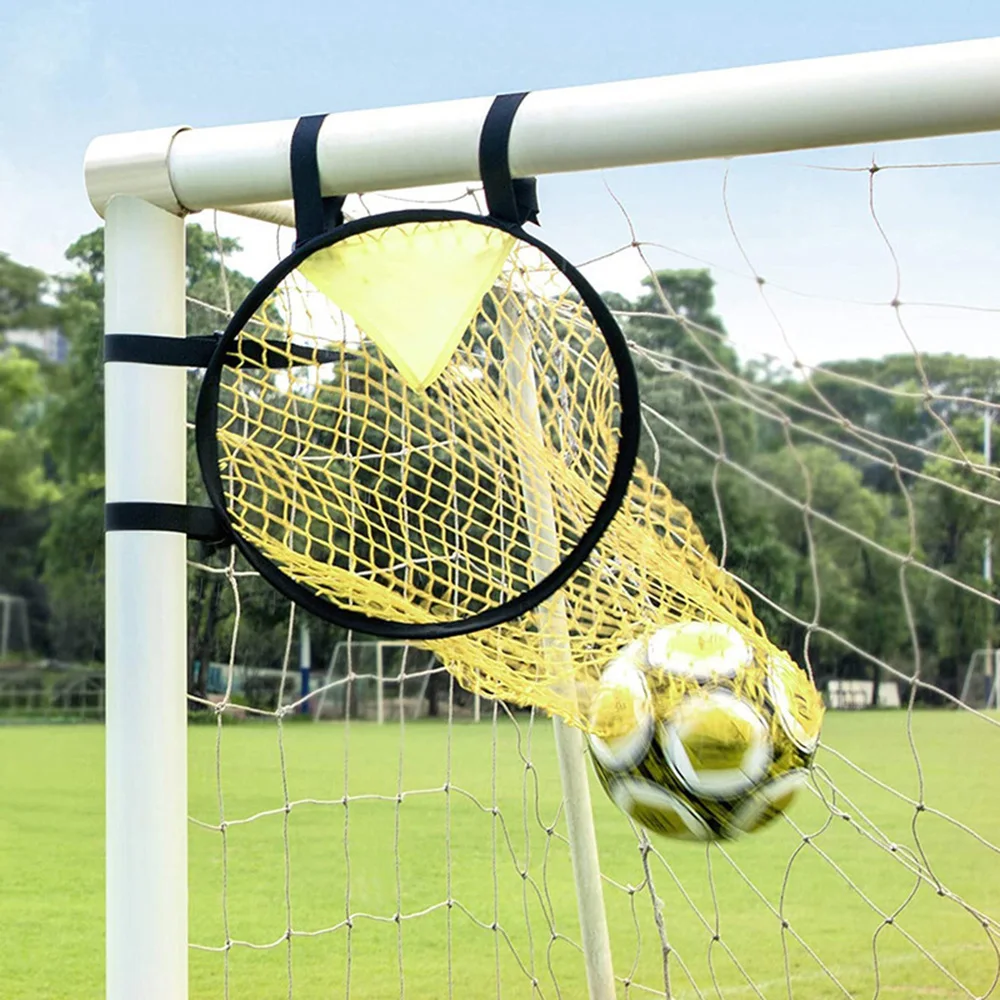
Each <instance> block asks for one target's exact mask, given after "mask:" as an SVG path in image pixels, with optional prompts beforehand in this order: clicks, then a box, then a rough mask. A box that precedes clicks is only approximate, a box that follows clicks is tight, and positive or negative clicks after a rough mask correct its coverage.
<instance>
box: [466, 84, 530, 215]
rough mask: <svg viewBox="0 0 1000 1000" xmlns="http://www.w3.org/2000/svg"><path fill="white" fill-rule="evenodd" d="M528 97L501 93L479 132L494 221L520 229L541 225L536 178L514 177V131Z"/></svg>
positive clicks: (483, 175)
mask: <svg viewBox="0 0 1000 1000" xmlns="http://www.w3.org/2000/svg"><path fill="white" fill-rule="evenodd" d="M527 96H528V91H524V92H522V93H520V94H500V95H499V96H497V97H495V98H494V99H493V103H492V104H491V105H490V110H489V111H488V112H487V114H486V120H485V121H484V122H483V130H482V132H480V133H479V176H480V177H481V178H482V180H483V188H484V190H485V192H486V204H487V206H488V207H489V210H490V215H492V216H493V218H494V219H500V220H501V221H503V222H510V223H513V224H514V225H516V226H521V225H524V223H525V222H534V223H536V224H537V222H538V192H537V185H536V183H535V178H534V177H522V178H519V179H517V180H514V179H513V178H512V177H511V176H510V157H509V155H508V146H509V144H510V129H511V126H512V125H513V124H514V115H515V114H516V113H517V109H518V108H519V107H520V106H521V101H523V100H524V99H525V98H526V97H527Z"/></svg>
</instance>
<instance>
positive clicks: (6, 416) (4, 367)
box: [0, 350, 55, 511]
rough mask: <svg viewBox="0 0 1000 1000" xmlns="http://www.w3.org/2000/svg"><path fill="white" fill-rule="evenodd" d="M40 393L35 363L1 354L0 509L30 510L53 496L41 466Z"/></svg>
mask: <svg viewBox="0 0 1000 1000" xmlns="http://www.w3.org/2000/svg"><path fill="white" fill-rule="evenodd" d="M43 392H44V385H43V382H42V379H41V376H40V374H39V365H38V362H37V361H34V360H32V359H30V358H25V357H22V356H21V355H20V354H19V353H18V352H17V351H10V350H8V351H5V352H3V353H0V510H7V511H12V510H24V509H30V508H33V507H37V506H39V505H40V504H43V503H45V502H46V501H48V500H51V499H53V497H54V495H55V490H54V489H53V487H52V484H51V483H49V482H47V481H46V478H45V470H44V467H43V463H42V448H41V438H40V433H39V428H38V418H39V413H40V407H41V403H42V400H43Z"/></svg>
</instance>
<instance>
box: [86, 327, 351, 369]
mask: <svg viewBox="0 0 1000 1000" xmlns="http://www.w3.org/2000/svg"><path fill="white" fill-rule="evenodd" d="M219 339H220V335H219V334H215V335H211V334H210V335H209V336H207V337H158V336H147V335H146V334H140V333H109V334H108V335H107V336H106V337H105V338H104V360H105V361H106V362H107V361H129V362H133V363H135V364H141V365H164V366H166V367H173V368H207V367H208V363H209V361H210V360H211V358H212V354H213V353H214V352H215V348H216V346H217V345H218V343H219ZM344 357H345V353H344V352H342V351H331V350H323V349H322V348H319V347H306V346H305V345H304V344H289V343H288V341H286V340H265V341H264V342H263V343H262V342H261V341H259V340H251V339H250V338H249V337H247V338H245V339H242V338H241V340H240V344H239V349H238V351H237V350H235V349H233V350H230V351H229V353H227V355H226V364H227V365H228V366H229V367H230V368H293V367H294V366H295V365H299V364H302V365H329V364H334V363H336V362H337V361H340V360H341V359H342V358H344Z"/></svg>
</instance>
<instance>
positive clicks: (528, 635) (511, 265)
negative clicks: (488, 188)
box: [217, 222, 773, 728]
mask: <svg viewBox="0 0 1000 1000" xmlns="http://www.w3.org/2000/svg"><path fill="white" fill-rule="evenodd" d="M483 228H484V227H481V226H473V225H470V224H469V223H467V222H450V223H419V224H418V223H414V224H405V225H401V226H395V227H388V228H381V229H376V230H374V231H372V232H371V233H366V234H363V235H362V236H360V237H353V238H352V239H351V240H348V241H346V243H347V246H346V248H345V249H344V250H342V251H341V252H340V254H339V256H338V258H337V260H335V261H333V262H332V264H331V265H330V267H331V273H333V274H339V271H338V270H337V269H338V268H340V269H341V270H342V271H344V272H346V274H347V277H341V278H340V279H339V280H340V281H341V282H342V283H344V284H346V285H348V286H349V284H350V282H351V280H353V279H352V278H351V277H350V275H351V260H352V257H351V253H352V252H354V253H358V252H361V253H372V254H375V253H377V252H378V251H379V250H381V249H382V248H383V247H387V249H386V250H385V252H386V253H387V254H388V255H389V256H390V258H391V259H392V263H393V265H394V266H393V268H392V269H391V270H390V271H389V273H390V274H396V273H397V272H398V271H399V269H400V268H405V267H406V266H407V261H408V260H410V255H416V261H418V262H419V261H424V260H426V257H427V256H428V255H434V254H439V255H440V254H444V255H448V254H449V253H450V252H451V251H452V249H453V248H454V247H456V246H457V247H459V248H460V249H461V252H462V253H463V254H465V253H467V252H469V251H468V250H467V249H466V247H467V245H468V244H470V243H472V242H473V238H474V237H476V236H477V235H478V234H477V233H476V230H477V229H483ZM486 233H487V234H488V236H489V238H490V240H491V241H492V242H493V243H501V247H500V250H501V251H506V249H507V247H508V246H509V245H513V249H512V250H511V251H509V252H508V254H507V256H506V263H505V264H504V268H503V271H502V272H501V274H500V275H499V277H498V278H497V280H496V281H495V282H494V283H493V284H492V287H491V288H490V289H489V290H488V291H487V292H486V294H485V295H484V296H482V297H481V298H482V301H481V304H480V305H479V308H478V310H477V312H476V314H475V315H474V316H473V318H472V320H471V321H470V322H469V324H468V329H467V331H466V333H465V335H464V336H463V338H462V340H461V341H460V343H459V344H458V346H457V349H456V350H455V353H454V354H453V355H451V358H450V360H449V361H447V362H444V361H442V362H441V365H442V366H443V371H441V373H440V375H439V376H438V377H437V378H436V379H435V380H434V381H433V382H431V383H430V386H429V388H426V387H425V386H423V385H422V384H420V382H419V381H417V384H416V385H413V384H412V383H411V382H410V381H409V380H407V379H405V378H403V377H401V376H400V373H399V364H400V359H399V358H398V357H397V356H394V355H393V353H392V352H391V351H390V350H387V349H386V348H385V347H384V346H383V345H381V344H377V343H375V342H373V341H372V340H371V339H369V338H368V337H367V336H364V335H361V334H359V333H358V332H357V330H356V329H352V324H351V321H350V319H349V318H348V317H346V316H345V314H344V313H343V312H341V311H340V309H339V308H338V307H337V306H336V305H334V302H333V301H331V300H330V299H328V298H327V297H326V296H325V295H323V294H320V293H318V292H317V291H316V290H315V287H314V286H313V285H311V284H308V283H307V282H306V281H305V279H304V278H303V276H302V275H303V274H306V273H308V274H309V275H311V276H312V278H311V280H312V281H315V282H316V283H317V284H322V283H323V282H321V281H320V278H321V277H322V276H323V271H324V267H325V266H327V262H326V261H324V260H322V259H320V260H317V259H316V258H310V259H309V260H308V261H307V262H304V263H303V264H302V265H300V267H299V268H297V269H296V270H295V271H294V272H292V274H291V275H290V276H289V277H288V278H287V279H286V280H285V281H284V282H283V283H282V285H281V286H279V288H278V290H277V291H276V293H275V295H274V296H273V297H271V298H270V299H269V300H268V301H267V302H266V303H265V304H264V305H263V306H262V307H261V308H260V309H259V310H258V311H257V313H256V316H255V321H254V322H253V323H252V326H251V327H250V328H249V329H248V330H247V331H246V332H244V333H243V334H241V336H240V337H239V339H238V341H237V344H236V347H235V351H234V354H235V358H236V359H238V360H240V361H244V362H246V367H235V366H234V367H229V368H227V369H225V371H224V374H223V383H222V389H221V391H220V401H219V415H218V422H217V427H218V441H219V465H220V469H221V479H222V484H223V489H224V493H225V498H226V502H227V507H228V509H229V511H230V513H231V516H232V519H233V523H234V526H235V527H236V529H237V530H238V531H239V532H240V534H241V535H242V536H243V537H245V538H247V539H248V540H249V541H250V542H251V543H252V544H253V545H254V547H255V548H257V549H259V550H260V551H261V552H262V553H263V554H265V555H266V556H268V557H269V559H270V560H271V561H272V562H273V563H274V564H275V565H276V566H278V567H279V568H280V569H281V570H283V571H284V572H285V573H286V574H287V575H288V576H290V577H291V578H292V579H294V580H295V581H296V582H297V583H299V584H304V585H306V587H307V588H308V589H309V591H311V592H313V593H316V594H318V595H320V596H321V597H323V598H326V599H328V600H330V601H332V602H334V603H335V604H337V605H338V606H341V607H345V608H347V609H350V610H352V611H361V612H363V613H366V614H368V615H373V616H376V617H379V618H388V619H389V620H391V621H406V622H419V623H427V622H433V621H437V620H440V619H441V618H445V619H451V618H461V617H467V616H469V615H471V614H475V613H477V612H480V611H483V610H486V609H489V608H492V607H495V606H496V605H499V604H501V603H503V602H504V601H506V600H509V599H510V598H512V597H515V596H517V595H519V594H521V593H523V592H524V591H525V590H527V589H528V588H529V587H530V586H531V585H532V584H533V583H534V582H535V581H536V580H537V579H538V578H540V576H542V575H543V574H542V573H541V572H540V571H539V569H540V566H545V567H546V568H547V569H552V568H554V567H555V566H556V565H557V564H558V563H559V562H560V561H561V560H562V559H563V558H565V555H566V553H567V552H568V551H569V549H570V548H571V547H572V545H573V544H575V543H576V542H577V541H578V540H579V538H580V536H581V535H582V534H583V532H584V531H585V530H586V528H587V527H588V526H589V524H590V523H591V521H592V520H593V516H594V512H595V510H596V509H597V507H598V504H599V503H600V501H601V499H602V498H603V496H604V495H605V493H606V492H607V489H608V480H609V477H610V470H611V467H612V465H613V463H614V460H615V455H616V452H617V448H618V438H619V433H618V425H619V419H620V413H619V402H618V395H617V379H616V375H615V371H614V367H613V364H612V360H611V356H610V352H609V350H608V349H607V345H606V343H605V341H604V339H603V337H602V335H601V333H600V331H599V330H598V329H597V327H596V325H595V323H594V320H593V318H592V317H591V316H590V313H589V310H588V309H587V308H586V306H585V305H584V304H583V303H582V302H581V301H580V299H579V296H578V295H576V294H575V292H574V289H573V287H572V286H571V285H570V283H569V282H568V281H567V280H566V278H565V277H564V276H563V275H562V274H561V273H560V272H559V271H558V270H557V269H556V268H555V267H554V266H553V265H552V264H551V263H549V262H548V260H547V259H545V258H543V257H542V255H541V254H540V253H539V252H538V251H536V250H535V249H534V248H533V247H531V246H530V245H528V244H526V243H524V242H515V241H514V240H513V239H511V238H510V237H507V236H505V235H504V234H502V233H500V232H499V231H496V230H486ZM411 243H412V244H415V246H413V247H411V246H410V245H409V244H411ZM351 244H354V245H353V246H352V245H351ZM400 247H401V248H402V249H401V251H400V249H399V248H400ZM333 249H337V250H340V245H339V244H338V245H337V247H335V248H333ZM328 252H332V251H321V252H320V254H318V255H317V257H318V258H322V255H323V254H324V253H328ZM397 253H399V254H400V255H401V256H402V261H401V262H400V261H397V260H396V257H395V255H396V254H397ZM357 270H359V271H364V273H363V275H362V276H361V278H360V279H359V280H361V281H364V283H365V287H366V288H371V289H372V291H373V292H374V293H375V298H376V299H377V301H378V304H379V308H375V307H372V306H370V305H369V304H368V303H367V302H366V301H362V302H360V303H359V304H358V305H359V308H358V309H357V310H356V311H355V313H354V315H357V314H361V315H364V314H365V311H366V309H367V311H368V312H373V313H377V312H379V311H381V312H386V313H390V314H391V313H392V312H393V311H394V309H393V308H392V306H393V304H394V303H395V300H397V299H398V298H399V295H398V293H397V292H396V290H395V289H392V288H387V289H382V288H380V287H379V284H378V283H377V282H376V281H374V280H373V276H372V275H371V274H370V273H369V271H368V270H365V269H364V267H363V266H362V267H358V268H357ZM369 270H370V269H369ZM454 270H455V269H454V268H451V267H443V268H442V269H439V270H437V271H433V272H432V273H429V274H428V275H427V276H426V277H425V280H424V281H423V282H422V283H421V282H417V288H419V291H417V288H410V287H409V286H407V290H408V291H409V292H410V294H411V295H413V296H414V297H416V300H415V301H414V302H413V303H412V305H411V306H410V307H409V308H405V309H403V310H401V313H402V315H401V316H400V318H399V321H398V322H399V326H400V329H401V334H400V337H401V342H402V344H404V345H405V344H407V343H408V342H410V341H411V340H415V341H418V340H419V338H418V336H417V331H415V330H414V327H417V328H419V327H420V325H421V320H420V314H421V312H422V307H421V303H422V298H420V297H419V296H428V297H429V299H430V300H431V301H432V302H434V301H435V300H436V298H437V295H438V292H437V289H436V286H435V285H434V283H433V281H434V279H435V278H436V279H437V280H438V282H440V283H441V284H442V288H441V289H440V294H441V296H442V297H445V298H449V297H451V296H454V295H455V294H457V292H461V291H466V289H465V288H464V287H463V284H462V283H463V282H464V281H465V280H466V279H465V278H464V277H456V276H455V274H454V273H453V271H454ZM442 273H444V275H446V277H447V279H448V280H447V281H444V282H442V281H441V277H440V276H441V274H442ZM488 277H490V278H491V276H488ZM467 280H468V281H469V285H468V287H469V288H473V298H475V299H478V298H480V295H479V293H478V291H476V290H475V288H474V284H475V282H474V280H473V279H472V278H471V277H470V278H469V279H467ZM452 281H458V282H459V285H458V288H457V289H456V288H453V287H452V286H451V284H450V282H452ZM428 282H430V283H431V284H430V287H428ZM329 283H331V284H332V283H333V282H332V281H330V282H329ZM338 290H339V289H338ZM344 294H345V295H346V293H344ZM387 298H388V299H390V300H393V301H392V303H391V304H390V306H388V307H387V306H386V305H385V302H384V300H385V299H387ZM336 301H337V302H342V301H343V297H341V296H338V297H337V300H336ZM393 319H394V317H393V316H391V315H390V316H389V317H388V319H387V320H384V321H383V322H384V325H386V326H390V325H391V323H392V320H393ZM435 319H437V316H435ZM445 322H446V321H445ZM278 343H280V344H282V345H286V346H284V347H282V348H275V347H274V346H271V345H275V344H278ZM390 346H391V344H390ZM264 350H270V351H271V352H273V353H276V354H281V355H283V356H284V357H286V358H288V360H289V362H293V361H294V356H293V354H292V352H293V351H296V350H298V351H300V352H301V351H303V350H306V351H309V352H317V353H318V352H326V356H329V354H333V355H335V360H333V361H332V362H328V363H326V364H323V365H314V366H303V365H301V364H300V365H298V366H295V367H291V368H290V370H289V372H287V373H286V372H282V373H281V374H277V375H276V374H275V373H274V372H271V371H267V370H261V369H259V368H255V367H253V359H254V358H257V357H259V356H260V354H261V352H262V351H264ZM423 354H424V355H426V350H425V351H424V352H423ZM420 356H421V352H417V357H418V358H419V357H420ZM404 363H405V362H404ZM549 518H551V525H550V526H549V530H548V531H546V525H547V522H548V519H549ZM561 597H562V600H563V602H564V604H565V615H553V614H552V613H551V609H549V608H545V607H543V608H540V609H539V610H538V611H537V612H530V613H528V614H526V615H522V616H521V617H519V618H518V619H516V620H514V621H513V622H511V623H509V624H507V625H504V626H499V627H495V628H490V629H485V630H482V631H480V632H476V633H472V634H469V635H466V636H460V637H457V638H452V639H447V640H437V641H434V642H433V643H432V644H431V648H433V649H434V650H435V651H437V652H438V653H439V654H440V656H441V658H442V660H443V661H444V662H445V663H446V664H447V665H448V667H449V669H450V670H451V671H452V672H453V673H454V674H455V676H456V677H457V679H458V680H459V682H460V683H461V684H462V685H463V687H465V688H467V689H469V690H474V691H477V692H480V693H482V694H484V695H487V696H490V697H495V698H501V699H504V700H506V701H509V702H512V703H514V704H518V705H526V706H533V707H536V708H540V709H542V710H544V711H547V712H551V713H553V714H557V715H559V716H560V717H561V718H564V719H566V720H567V721H569V722H570V723H571V724H574V725H578V726H583V725H586V724H587V723H588V721H589V722H590V726H591V728H593V727H594V719H593V715H592V713H591V712H590V705H591V697H590V695H591V691H592V690H593V688H594V685H595V684H596V682H597V680H598V679H599V678H600V674H601V670H602V669H603V668H604V667H605V666H606V665H607V663H608V662H609V661H610V660H611V659H612V658H613V657H614V655H615V653H616V652H617V651H618V650H619V649H621V648H622V646H623V645H624V644H625V643H627V642H628V641H630V640H632V639H634V638H636V637H637V636H639V635H644V634H648V633H650V632H651V631H654V630H655V628H656V626H657V625H662V624H665V623H668V622H675V621H691V620H698V621H704V620H709V621H721V622H724V623H726V624H728V625H732V626H734V627H736V628H737V629H738V630H739V631H740V632H741V633H742V634H743V635H745V636H746V637H747V639H748V641H749V642H750V643H751V644H752V645H753V646H754V647H755V648H756V649H757V650H759V653H760V660H761V662H764V660H765V659H766V657H767V656H768V655H769V654H770V653H772V652H773V647H772V646H770V644H769V643H768V642H767V639H766V636H765V634H764V631H763V629H762V628H761V626H760V623H759V622H758V621H757V619H756V618H755V617H754V615H753V612H752V610H751V608H750V604H749V602H748V601H747V599H746V597H745V596H744V594H743V593H742V591H741V590H740V588H739V586H738V584H737V583H736V582H735V580H734V579H733V578H732V577H730V576H728V575H726V574H725V573H723V572H722V571H721V570H720V568H719V567H718V565H717V563H716V562H715V560H714V558H713V557H712V555H711V553H710V552H709V550H708V549H707V547H706V545H705V542H704V540H703V539H702V537H701V534H700V532H699V531H698V528H697V526H696V525H695V524H694V522H693V521H692V519H691V515H690V513H689V512H688V510H687V509H686V508H685V507H684V506H683V505H682V504H680V503H679V502H678V501H677V500H676V499H675V498H674V497H673V496H671V494H670V491H669V489H668V488H667V487H666V486H665V485H664V484H663V483H662V481H660V480H659V479H657V478H656V477H654V476H651V475H650V474H649V471H648V469H647V468H646V466H645V464H644V463H643V462H640V463H639V466H638V468H637V469H636V471H635V474H634V476H633V480H632V484H631V488H630V490H629V492H628V495H627V497H626V499H625V502H624V504H623V505H622V508H621V510H620V511H619V513H618V515H617V516H616V518H615V519H614V521H613V522H612V524H611V526H610V528H609V529H608V531H607V532H606V534H605V535H604V537H603V538H602V539H601V541H600V542H599V543H598V546H597V547H596V549H595V550H594V551H593V552H592V553H591V555H590V557H589V558H588V560H587V562H586V564H585V566H584V567H582V568H581V570H580V571H579V572H578V573H576V574H575V575H574V576H573V577H572V578H571V579H570V581H569V582H568V583H567V584H566V586H565V587H564V588H563V590H562V591H561ZM747 683H748V684H758V685H759V683H760V681H759V679H758V678H757V677H756V676H755V675H753V674H748V675H747ZM657 696H658V698H659V699H660V700H663V701H667V700H669V699H671V698H672V697H674V689H673V686H671V685H664V687H663V689H662V690H661V691H658V692H657ZM588 716H589V717H590V718H589V720H588ZM609 723H610V724H612V725H613V724H614V723H615V720H614V719H609Z"/></svg>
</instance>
